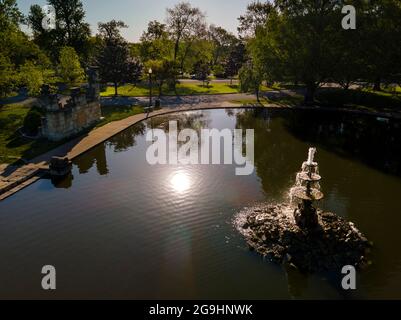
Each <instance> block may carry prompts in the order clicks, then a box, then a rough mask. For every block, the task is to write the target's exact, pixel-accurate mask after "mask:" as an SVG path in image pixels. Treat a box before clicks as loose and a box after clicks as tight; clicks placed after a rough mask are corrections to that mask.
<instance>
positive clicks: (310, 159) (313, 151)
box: [306, 148, 316, 166]
mask: <svg viewBox="0 0 401 320" xmlns="http://www.w3.org/2000/svg"><path fill="white" fill-rule="evenodd" d="M315 154H316V148H309V154H308V161H307V162H306V163H307V164H308V165H310V166H311V165H313V164H314V160H315Z"/></svg>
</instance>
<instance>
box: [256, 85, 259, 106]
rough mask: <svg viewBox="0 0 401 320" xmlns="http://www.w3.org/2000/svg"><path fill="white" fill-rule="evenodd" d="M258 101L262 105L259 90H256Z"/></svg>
mask: <svg viewBox="0 0 401 320" xmlns="http://www.w3.org/2000/svg"><path fill="white" fill-rule="evenodd" d="M256 100H257V101H258V103H260V98H259V88H258V89H256Z"/></svg>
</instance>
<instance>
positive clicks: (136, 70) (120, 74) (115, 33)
mask: <svg viewBox="0 0 401 320" xmlns="http://www.w3.org/2000/svg"><path fill="white" fill-rule="evenodd" d="M126 27H127V25H126V24H125V23H124V22H123V21H116V20H112V21H110V22H107V23H99V37H100V38H101V40H102V45H101V49H100V53H99V56H98V57H97V63H98V65H99V67H100V78H101V80H102V81H103V82H105V83H107V82H112V83H113V84H114V91H115V95H118V86H119V85H120V84H122V83H125V82H129V81H131V82H136V81H138V76H139V74H141V73H142V72H140V70H141V68H142V64H141V63H140V62H139V60H138V59H133V58H132V57H131V55H130V46H129V44H128V43H127V42H126V41H125V40H124V38H123V37H122V36H121V33H120V29H121V28H126Z"/></svg>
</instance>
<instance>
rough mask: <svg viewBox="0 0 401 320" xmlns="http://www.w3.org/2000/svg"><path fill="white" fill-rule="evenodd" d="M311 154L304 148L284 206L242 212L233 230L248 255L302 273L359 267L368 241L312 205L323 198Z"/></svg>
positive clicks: (349, 224)
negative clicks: (304, 156) (303, 158)
mask: <svg viewBox="0 0 401 320" xmlns="http://www.w3.org/2000/svg"><path fill="white" fill-rule="evenodd" d="M315 153H316V149H315V148H311V149H310V150H309V157H308V160H307V161H306V162H304V163H303V165H302V169H301V171H300V172H299V173H298V174H297V179H296V183H295V186H294V187H293V188H291V190H290V200H289V201H288V202H285V203H282V204H260V205H258V206H254V207H251V208H244V209H243V210H242V211H241V212H239V213H238V214H237V215H236V217H235V219H234V226H235V227H236V228H237V230H238V231H239V232H240V233H241V234H242V235H243V236H244V237H245V240H246V241H247V244H248V247H249V249H250V250H251V251H255V252H257V253H258V254H260V255H262V256H263V257H264V258H266V259H268V260H269V261H273V262H277V263H280V264H284V265H286V266H290V267H294V268H295V269H298V270H300V271H301V272H304V273H315V272H324V271H334V270H337V271H338V270H341V269H342V268H343V267H344V266H347V265H352V266H355V267H356V268H363V267H365V266H367V265H369V264H370V263H371V262H370V261H369V260H368V259H367V256H368V253H369V252H370V248H371V247H372V243H370V242H369V241H368V240H367V239H366V237H365V236H364V235H363V234H362V233H361V232H360V231H359V230H358V229H357V228H356V227H355V225H354V224H353V223H352V222H348V221H346V220H345V219H344V218H341V217H339V216H337V215H336V214H334V213H329V212H323V211H322V210H319V209H318V208H317V207H316V204H317V202H318V201H320V200H322V199H323V198H324V195H323V193H322V192H321V191H320V181H321V179H322V177H321V176H320V175H319V166H318V164H317V162H315V161H314V155H315Z"/></svg>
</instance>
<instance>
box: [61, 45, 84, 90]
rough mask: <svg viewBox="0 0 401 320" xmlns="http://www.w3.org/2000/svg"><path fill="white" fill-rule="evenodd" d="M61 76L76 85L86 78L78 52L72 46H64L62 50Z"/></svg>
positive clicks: (68, 82)
mask: <svg viewBox="0 0 401 320" xmlns="http://www.w3.org/2000/svg"><path fill="white" fill-rule="evenodd" d="M59 60H60V64H59V74H60V78H61V79H62V80H63V81H64V82H66V83H67V84H69V85H75V84H78V83H80V82H82V81H83V80H84V76H85V73H84V70H83V69H82V67H81V64H80V63H79V57H78V54H77V53H76V52H75V50H74V48H72V47H64V48H62V49H61V51H60V58H59Z"/></svg>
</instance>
